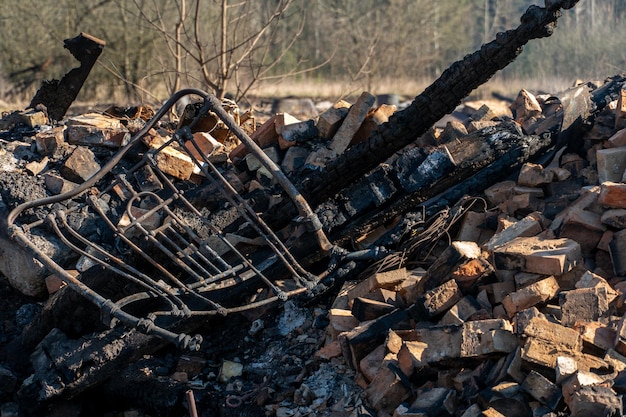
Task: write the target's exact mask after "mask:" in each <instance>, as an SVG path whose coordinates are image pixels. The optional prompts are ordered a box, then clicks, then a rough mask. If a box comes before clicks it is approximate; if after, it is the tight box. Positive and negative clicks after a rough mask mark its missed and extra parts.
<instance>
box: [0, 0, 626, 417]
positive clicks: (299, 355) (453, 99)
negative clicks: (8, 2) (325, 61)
mask: <svg viewBox="0 0 626 417" xmlns="http://www.w3.org/2000/svg"><path fill="white" fill-rule="evenodd" d="M576 3H577V1H575V0H569V1H568V0H546V1H545V5H544V7H539V6H530V7H529V8H528V10H527V11H526V12H525V13H524V14H523V16H522V17H521V23H520V25H519V27H517V28H516V29H512V30H509V31H506V32H503V33H500V34H498V35H497V37H496V39H495V40H494V41H492V42H490V43H487V44H485V45H483V46H482V47H481V49H480V50H478V51H476V52H474V53H473V54H470V55H467V56H466V57H465V58H463V59H462V60H460V61H458V62H456V63H454V64H452V65H451V66H450V67H449V68H448V69H447V70H446V71H444V72H443V74H442V75H441V76H440V77H439V79H437V80H436V81H435V82H434V83H433V84H432V85H431V86H429V87H428V88H427V89H426V90H425V91H424V92H423V93H421V94H420V95H418V96H417V97H415V98H414V100H413V101H412V102H411V103H410V104H406V105H404V106H400V105H391V104H385V103H378V105H375V102H376V100H377V98H376V97H374V96H373V95H371V94H369V93H367V92H364V93H363V94H361V95H360V96H359V97H358V98H357V99H356V101H355V102H354V103H352V104H351V103H349V102H347V101H343V100H340V101H338V102H337V103H335V104H334V105H333V106H331V107H330V108H328V109H326V110H325V111H323V112H322V113H321V114H314V115H310V114H309V115H305V116H304V117H303V116H302V115H298V117H295V116H294V115H291V114H289V113H288V112H286V111H281V112H274V114H270V115H269V116H268V117H267V118H266V120H264V121H263V122H257V120H256V118H255V115H254V113H253V112H252V111H250V110H248V111H245V112H244V111H242V110H241V109H240V108H239V106H238V105H237V103H235V102H233V101H231V100H228V99H224V100H219V99H217V98H216V97H214V96H212V95H210V94H207V93H205V92H203V91H201V90H196V89H186V90H182V91H179V92H177V93H175V94H174V95H173V96H172V97H171V98H170V99H169V100H168V101H167V102H166V103H165V104H163V105H162V106H161V107H160V108H159V109H157V110H156V111H154V110H152V108H151V107H149V106H147V105H141V106H134V107H126V108H122V107H115V106H113V107H110V108H108V109H106V110H105V111H103V112H98V113H96V112H91V113H85V114H79V115H70V116H66V113H67V112H68V109H69V107H70V105H71V103H72V101H73V100H74V99H75V98H76V96H77V94H78V91H79V90H80V88H81V86H82V84H83V83H84V81H85V79H86V77H87V76H88V74H89V71H90V70H91V68H92V67H93V65H94V64H95V62H96V60H97V58H98V56H99V54H100V52H101V51H102V49H103V47H104V45H105V43H104V41H101V40H99V39H96V38H94V37H92V36H91V35H88V34H86V33H81V34H80V35H79V36H77V37H76V38H73V39H70V40H67V41H66V42H65V47H66V48H67V49H69V50H70V52H71V53H72V55H73V56H75V57H76V58H77V59H78V60H79V62H80V64H81V65H80V67H79V68H75V69H73V70H71V71H70V72H69V73H68V74H67V75H66V76H65V77H64V78H63V79H62V80H61V81H60V82H59V81H52V82H46V83H44V85H43V86H42V88H41V89H40V90H39V92H38V93H37V94H36V96H35V97H34V98H33V100H32V102H31V104H30V106H29V108H28V109H26V110H24V111H16V112H13V113H7V114H3V117H2V119H1V120H0V146H1V148H0V150H1V151H2V152H1V153H0V162H2V163H1V164H0V166H2V167H3V169H2V170H0V196H1V197H2V198H1V199H0V213H1V214H2V216H1V220H0V221H1V224H2V227H1V228H0V271H1V272H2V274H3V275H5V276H6V280H7V282H8V283H10V285H11V286H12V287H13V288H14V289H15V290H16V291H17V292H19V293H20V294H21V295H23V296H25V297H29V298H32V299H34V300H37V301H38V303H39V304H40V305H41V308H34V307H33V308H34V311H33V313H32V315H31V316H30V317H29V318H28V319H27V320H26V319H24V320H23V323H22V324H21V327H19V328H18V327H15V328H14V329H13V330H11V331H12V332H13V335H14V336H16V337H15V338H13V340H11V341H9V340H8V337H7V338H6V340H5V339H2V343H0V358H1V359H2V362H1V363H0V386H1V387H3V390H2V391H3V392H2V393H0V405H2V413H3V416H4V415H5V413H6V415H18V413H23V414H24V415H47V413H52V412H55V413H57V414H50V415H60V414H59V413H63V410H64V408H63V407H71V406H68V404H72V405H73V406H74V407H75V408H73V410H74V412H75V415H83V414H80V413H81V412H82V413H88V414H90V415H98V414H97V412H96V411H95V410H94V407H96V408H97V407H104V406H105V403H106V402H107V399H108V398H114V399H115V400H116V401H120V402H121V403H122V402H123V403H124V404H128V408H131V406H132V407H137V408H140V409H141V410H143V412H144V413H145V414H144V415H184V414H189V415H191V416H192V417H193V416H197V415H276V416H279V415H280V416H291V415H328V416H373V415H376V416H380V417H383V416H394V417H396V416H398V417H399V416H464V417H473V416H501V415H505V416H557V415H571V416H621V415H622V413H623V400H622V394H623V393H624V392H626V388H624V387H625V386H626V384H625V382H624V381H626V373H625V372H626V371H625V370H626V330H625V319H624V317H626V316H625V315H624V314H625V313H626V308H625V305H626V304H625V302H624V301H625V300H626V298H625V296H624V293H625V292H624V290H625V289H626V286H625V285H624V277H626V185H625V183H626V89H625V88H624V83H625V82H626V77H624V76H623V75H616V76H613V77H610V78H607V79H605V80H604V81H602V82H597V81H590V82H587V83H578V84H577V85H575V86H573V87H571V88H570V89H568V90H566V91H564V92H560V93H556V94H540V95H534V94H532V93H531V92H529V91H526V90H522V91H521V92H520V93H519V95H518V96H517V98H516V99H515V100H514V101H512V102H511V103H507V104H506V105H499V106H498V105H496V104H488V103H485V104H482V105H479V106H476V107H471V106H470V103H463V101H464V100H465V99H466V97H467V96H468V95H469V94H470V93H471V92H472V91H473V90H474V89H475V88H477V87H478V86H480V85H481V84H483V83H485V82H486V81H487V80H489V79H490V78H491V77H492V76H493V75H494V74H495V73H496V72H497V71H498V70H500V69H502V68H504V67H506V66H507V65H508V64H509V63H511V62H512V61H513V60H514V59H515V58H516V57H517V56H518V55H519V54H520V53H521V52H522V47H523V46H524V45H525V44H526V43H527V42H529V41H530V40H532V39H538V38H543V37H548V36H550V35H551V34H552V33H553V31H554V30H555V28H556V23H557V20H558V18H559V17H560V16H561V13H562V10H563V9H570V8H572V7H574V6H575V5H576ZM188 96H189V97H193V98H196V99H198V100H197V101H196V102H192V103H191V104H188V105H186V106H185V109H184V112H183V114H182V115H181V116H180V117H179V118H174V117H172V112H171V110H172V109H173V108H174V107H175V106H176V105H177V103H178V102H179V101H181V100H183V99H186V98H187V97H188ZM292 113H296V111H294V112H292ZM452 114H455V117H449V118H447V119H444V117H446V116H450V115H452ZM442 120H447V121H446V122H445V124H440V123H441V121H442ZM4 167H6V168H4ZM30 305H31V306H35V305H37V303H32V304H30ZM320 305H324V306H325V307H324V308H321V307H319V306H320ZM311 306H318V307H315V308H314V311H317V313H315V316H314V317H313V316H306V312H308V311H310V310H309V308H311V309H313V308H312V307H311ZM298 314H303V315H304V316H306V317H305V318H302V320H301V321H298V320H297V319H299V318H298ZM19 315H20V317H23V316H26V315H27V309H20V313H19ZM268 317H274V318H275V322H276V326H275V327H273V328H272V327H265V326H266V325H269V323H270V322H271V320H270V319H269V318H268ZM290 320H291V322H295V323H296V324H295V325H293V328H289V326H290ZM285 327H286V328H287V329H286V330H285ZM220 332H221V333H220ZM224 338H228V340H224ZM242 340H247V341H248V343H249V345H248V346H249V348H248V350H246V352H245V354H244V352H232V351H233V350H237V348H238V347H239V346H241V344H242V343H244V342H242ZM229 347H230V349H231V352H229V353H230V354H232V356H230V357H228V358H226V357H224V356H225V352H227V351H228V348H229ZM254 355H257V356H254ZM272 355H274V356H272ZM261 357H265V361H266V362H263V361H262V360H261V359H260V358H261ZM246 361H247V363H246ZM253 362H254V366H253ZM277 364H278V366H276V365H277ZM338 369H340V371H338ZM307 372H311V373H314V375H310V376H308V377H307ZM325 372H330V374H328V373H325ZM244 375H246V376H248V378H249V379H248V380H246V379H245V378H244ZM315 375H317V379H316V377H315ZM329 375H330V376H329ZM348 377H349V378H348ZM348 379H349V381H348ZM322 380H323V381H325V382H324V384H326V385H324V388H323V389H322V388H321V387H320V386H318V384H320V383H321V382H320V381H322ZM335 383H336V384H337V385H333V384H335ZM339 384H343V385H341V387H340V385H339ZM347 387H349V388H347ZM196 401H197V402H198V404H196ZM77 404H80V405H77ZM196 405H198V407H196ZM15 407H17V408H18V410H15ZM90 407H91V408H90ZM77 410H78V411H77ZM11 413H13V414H11ZM124 415H127V414H124ZM128 415H130V414H128ZM134 415H137V414H134Z"/></svg>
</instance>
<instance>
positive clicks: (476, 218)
mask: <svg viewBox="0 0 626 417" xmlns="http://www.w3.org/2000/svg"><path fill="white" fill-rule="evenodd" d="M486 224H487V213H478V212H476V211H471V210H470V211H468V212H467V213H465V215H464V216H463V220H462V222H461V227H460V228H459V233H458V234H457V236H456V240H459V241H466V242H476V243H478V245H482V244H484V242H486V241H487V240H488V239H489V238H490V237H491V236H492V235H493V231H492V230H489V229H488V228H487V226H486Z"/></svg>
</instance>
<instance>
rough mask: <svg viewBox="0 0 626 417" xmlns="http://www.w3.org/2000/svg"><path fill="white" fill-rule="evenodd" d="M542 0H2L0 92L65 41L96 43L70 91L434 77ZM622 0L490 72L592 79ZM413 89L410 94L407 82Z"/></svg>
mask: <svg viewBox="0 0 626 417" xmlns="http://www.w3.org/2000/svg"><path fill="white" fill-rule="evenodd" d="M531 4H538V5H543V1H542V0H536V1H532V0H441V1H432V0H80V1H78V0H55V1H54V2H50V1H46V0H3V7H2V8H0V31H1V33H2V34H3V35H2V36H1V37H0V99H1V98H3V97H5V98H11V97H12V96H13V97H22V98H23V97H30V96H31V95H32V94H33V93H34V91H35V90H36V89H37V88H38V87H39V85H40V84H41V81H42V80H44V79H52V78H56V79H59V78H60V77H62V76H63V74H64V73H65V72H67V71H68V70H69V69H71V68H73V67H75V66H77V65H78V63H77V61H75V60H74V59H73V58H72V57H71V55H70V54H69V52H68V51H66V50H64V49H63V48H62V41H63V40H64V39H68V38H72V37H74V36H76V35H78V34H79V33H80V32H87V33H89V34H91V35H93V36H96V37H98V38H101V39H103V40H105V41H106V43H107V46H106V48H105V50H104V52H103V54H102V55H101V57H100V60H99V65H98V66H97V67H96V68H94V70H93V72H92V74H91V76H90V78H89V79H88V81H87V84H86V85H85V87H84V89H83V91H82V92H81V98H82V99H84V100H95V99H102V98H103V97H113V95H115V97H124V98H126V99H128V100H130V101H136V100H137V99H139V98H142V99H162V98H163V97H166V96H167V95H169V93H171V92H172V91H173V90H175V89H178V88H181V87H188V86H190V87H198V88H201V89H204V90H209V91H211V92H214V93H216V94H218V95H221V96H223V95H225V94H227V93H230V94H232V95H233V96H235V97H236V98H241V97H243V96H245V95H248V94H253V93H254V88H255V86H257V85H259V84H260V83H263V82H267V81H268V80H281V79H285V77H287V78H289V79H295V80H306V81H308V82H311V81H313V82H319V83H324V82H330V81H339V82H350V83H357V84H358V85H360V86H362V88H363V89H370V88H372V86H375V85H376V84H377V83H379V82H381V80H386V79H400V80H403V79H406V80H409V79H411V80H416V79H419V80H431V81H432V80H434V79H435V78H436V77H437V76H438V75H439V74H440V73H441V72H442V71H443V70H444V69H445V68H446V67H447V66H448V65H450V64H451V63H452V62H454V61H456V60H458V59H461V58H462V57H463V56H464V55H465V54H468V53H471V52H473V51H474V50H476V49H477V48H479V47H480V45H481V44H483V43H485V42H488V41H490V40H492V39H493V38H494V37H495V35H496V33H497V32H500V31H503V30H507V29H512V28H515V27H516V26H517V25H518V24H519V18H520V16H521V15H522V14H523V12H524V11H525V10H526V9H527V8H528V7H529V6H530V5H531ZM625 17H626V0H581V1H580V2H579V4H578V5H577V6H576V7H574V8H573V9H571V10H567V11H565V12H564V16H563V17H562V19H561V20H560V21H559V25H558V29H557V31H556V32H555V34H554V35H553V36H552V37H551V38H548V39H543V40H540V41H536V42H532V43H531V44H529V45H527V46H526V48H525V52H524V53H523V54H522V56H521V57H520V58H518V60H516V62H515V63H513V64H512V65H511V66H510V67H509V68H507V69H506V70H505V71H503V73H502V74H501V75H500V77H502V78H504V79H514V78H515V79H537V78H546V79H551V78H555V79H556V78H565V79H570V80H574V79H583V80H587V79H596V78H604V77H606V76H610V75H613V74H615V73H619V72H623V71H624V70H625V69H626V48H624V45H623V39H626V37H625V35H626V26H625V25H623V24H622V22H624V21H625V19H624V18H625ZM416 93H418V92H416Z"/></svg>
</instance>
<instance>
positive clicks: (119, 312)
mask: <svg viewBox="0 0 626 417" xmlns="http://www.w3.org/2000/svg"><path fill="white" fill-rule="evenodd" d="M187 95H197V96H200V97H202V98H203V100H204V103H203V106H202V109H201V111H200V113H199V114H198V116H196V118H195V119H194V121H193V122H192V124H191V125H190V126H187V127H183V128H180V129H178V130H177V131H176V132H175V133H174V134H173V135H172V137H171V139H169V140H168V141H167V142H165V143H163V144H162V145H161V146H159V148H158V149H151V150H150V151H148V152H146V153H145V154H144V155H143V157H142V158H141V160H140V161H139V162H138V163H136V164H135V165H134V166H132V167H125V164H124V163H122V161H126V159H124V158H125V156H127V155H128V154H129V151H130V150H131V149H133V146H134V145H135V144H136V143H137V142H138V141H139V140H141V138H142V137H144V136H145V135H146V134H147V133H148V132H149V130H150V129H151V128H153V127H154V126H155V125H156V123H157V122H158V121H159V120H160V119H161V118H163V116H164V115H165V114H166V113H167V112H168V111H169V110H170V109H171V108H172V106H173V105H175V103H176V102H177V101H178V100H179V99H180V98H182V97H184V96H187ZM208 112H211V113H213V114H215V115H216V116H217V117H218V118H219V119H221V120H222V122H223V123H224V124H225V125H226V126H227V127H228V129H229V130H230V132H232V134H234V135H235V136H236V137H237V138H239V139H240V140H241V142H243V143H244V144H245V145H246V146H247V147H248V149H249V151H250V152H251V153H253V154H254V155H255V156H256V157H257V158H258V159H259V161H260V162H261V164H262V165H263V166H264V167H265V168H266V169H267V170H268V171H269V172H270V173H271V174H272V176H273V178H274V180H275V181H276V182H277V183H278V184H280V186H281V187H282V189H283V191H284V193H285V194H286V195H287V196H289V198H291V200H292V201H293V202H294V204H295V206H296V207H297V209H298V211H299V215H300V216H299V218H300V220H301V221H303V222H304V223H305V224H306V225H307V226H308V230H309V231H310V232H312V234H313V236H315V239H316V240H317V244H318V246H319V249H320V250H321V251H325V252H330V251H331V249H332V245H331V244H330V243H329V242H328V240H327V238H326V236H325V235H324V232H323V231H322V229H321V224H320V222H319V220H318V219H317V217H316V216H315V215H314V213H313V211H312V210H311V209H310V207H309V206H308V204H307V202H306V201H305V200H304V198H303V197H302V196H301V195H300V194H299V192H298V191H297V189H296V188H295V187H294V186H293V185H292V184H291V183H290V182H289V180H288V179H287V178H286V176H285V175H284V174H283V173H282V172H281V171H280V169H279V168H278V167H277V166H276V164H275V163H273V162H272V161H271V160H270V159H269V158H268V157H267V156H266V155H265V153H263V151H262V150H261V149H260V148H259V147H258V146H257V145H256V144H255V143H254V142H253V141H252V140H251V139H250V138H249V137H248V136H247V135H246V133H245V132H244V131H243V130H242V129H241V128H240V126H239V125H238V124H237V123H236V122H235V121H234V120H233V119H232V117H231V116H230V115H229V114H228V113H227V112H226V111H224V109H223V108H222V103H221V101H219V100H218V99H217V98H216V97H214V96H211V95H208V94H206V93H204V92H202V91H199V90H192V89H188V90H182V91H180V92H178V93H176V94H174V95H173V96H172V97H171V98H170V99H169V100H168V101H167V102H166V103H165V104H164V105H163V107H162V108H161V109H159V111H158V112H157V113H156V114H155V116H154V117H153V118H152V119H151V120H150V121H149V122H147V123H146V125H145V126H144V128H143V129H142V130H141V131H139V132H138V133H137V134H136V135H135V136H134V137H133V138H131V140H130V143H128V144H127V145H125V146H124V147H123V148H121V149H120V150H119V152H117V153H116V154H115V155H114V157H112V158H111V160H110V161H108V162H107V164H106V165H105V166H104V167H103V168H102V169H101V170H100V171H99V172H98V173H97V174H96V175H94V176H93V177H92V178H91V179H89V180H88V181H87V182H85V183H83V184H81V185H80V186H78V187H77V188H75V189H74V190H72V191H71V192H68V193H65V194H61V195H58V196H54V197H48V198H45V199H42V200H37V201H32V202H27V203H24V204H22V205H20V206H18V207H17V208H15V209H14V210H13V211H12V212H11V213H10V214H9V217H8V225H9V230H10V233H11V236H12V237H13V239H15V240H16V241H18V242H19V243H20V244H22V245H23V246H24V247H26V248H28V249H29V250H30V251H31V252H32V253H33V255H34V256H35V257H36V258H38V259H39V260H40V261H41V262H43V263H44V265H45V266H46V267H47V268H48V269H49V270H50V271H52V272H54V273H56V274H58V275H59V276H60V277H61V278H62V279H63V280H64V281H65V282H66V283H67V284H68V285H69V286H70V287H71V288H72V289H74V290H76V291H78V292H79V293H81V294H82V295H83V296H85V297H87V298H88V299H89V300H91V301H92V302H93V303H95V304H96V305H97V306H98V307H99V308H100V309H101V311H102V316H103V320H104V321H105V322H106V323H108V324H109V325H111V326H113V325H115V324H116V322H117V321H121V322H123V323H125V324H126V325H130V326H133V327H136V328H138V329H139V330H141V331H143V332H145V333H148V334H155V335H158V336H160V337H162V338H164V339H166V340H168V341H171V342H173V343H175V344H177V345H178V346H179V347H181V348H187V349H198V348H199V346H200V343H201V341H202V339H201V337H200V336H198V335H195V336H190V335H186V334H184V333H177V332H175V331H171V323H173V322H176V321H177V320H179V319H180V318H183V319H184V318H189V317H193V316H206V315H215V314H222V315H226V314H229V313H233V312H239V311H244V310H248V309H253V308H257V307H259V306H261V305H264V304H268V303H273V302H276V301H279V300H286V299H288V298H289V297H292V296H294V295H296V294H300V293H303V292H306V291H308V290H310V289H311V288H313V286H314V285H315V284H316V283H317V281H318V277H317V276H316V275H314V274H312V273H310V272H308V271H307V270H305V269H304V268H303V267H302V266H301V265H300V264H299V262H298V261H297V260H296V259H295V257H294V256H293V255H292V254H291V253H290V251H289V250H288V248H287V246H286V244H285V243H284V242H283V240H281V238H279V236H278V235H279V233H277V232H275V231H273V230H272V229H271V228H270V227H269V226H268V225H267V224H266V223H265V222H264V221H263V219H262V218H261V217H260V216H259V215H258V214H257V213H255V211H254V209H253V207H251V205H250V204H249V203H248V202H247V201H246V199H244V198H243V197H242V196H241V195H240V194H239V193H237V191H236V190H235V187H233V185H232V184H231V183H230V182H229V181H228V180H227V179H226V177H225V176H224V175H223V173H222V172H221V171H220V169H218V167H216V166H215V165H214V164H213V163H212V162H211V161H210V160H209V159H208V158H207V157H206V156H203V155H204V154H203V153H202V152H201V149H200V146H199V144H198V143H197V142H196V141H195V139H194V137H193V135H192V134H191V128H192V127H193V125H194V123H196V122H197V120H198V119H199V118H200V117H201V116H202V115H206V114H207V113H208ZM184 144H187V147H185V146H183V145H184ZM189 144H191V145H192V146H193V148H195V150H197V151H198V152H193V151H190V150H189V148H188V147H189ZM177 145H178V146H177ZM172 146H176V148H177V150H178V151H179V152H183V153H185V154H186V155H187V156H188V157H189V158H190V159H191V160H192V161H193V164H194V165H195V167H196V171H197V172H200V173H201V175H202V176H203V177H204V178H206V180H207V181H208V183H209V184H210V186H211V187H212V188H211V189H212V190H215V192H216V193H218V194H219V199H220V200H221V201H223V202H224V204H227V205H229V206H230V207H233V208H235V209H236V211H237V213H238V215H239V216H240V217H241V218H242V219H244V220H245V222H246V225H247V226H248V228H249V230H251V231H252V233H253V238H251V239H252V240H255V241H256V242H260V243H261V246H257V247H254V250H246V249H245V248H246V247H245V246H244V249H242V248H241V247H238V245H235V244H233V243H232V242H231V241H230V240H229V239H228V238H227V236H226V235H225V234H224V232H223V231H222V230H220V229H219V228H218V227H217V226H215V225H214V224H213V223H212V222H211V220H210V219H209V218H208V217H207V216H206V212H205V211H201V210H199V209H198V208H196V207H195V206H194V204H192V203H191V202H190V199H189V198H188V196H187V195H186V192H185V190H183V189H181V187H180V182H178V181H175V180H173V179H172V178H171V177H170V176H169V175H168V174H167V173H165V172H163V171H162V169H160V168H159V164H158V163H157V161H158V159H159V158H160V157H162V156H163V155H164V153H165V152H166V149H168V148H170V149H171V147H172ZM198 155H200V158H198ZM146 171H147V172H150V173H153V174H154V177H153V183H156V184H160V186H157V187H153V188H154V189H151V188H149V187H146V185H145V184H144V183H142V176H141V175H140V174H141V173H145V172H146ZM103 201H107V204H103V203H102V202H103ZM58 203H61V204H58ZM59 207H63V208H59ZM30 209H36V210H44V211H45V212H46V213H47V214H46V216H45V221H35V222H31V223H26V222H27V219H28V216H27V215H26V213H27V212H30ZM75 215H80V216H83V217H84V218H88V219H90V221H95V222H98V225H99V227H103V228H106V229H107V230H108V231H109V235H111V236H112V239H111V240H110V241H105V240H103V241H99V242H97V241H95V239H89V238H87V237H85V236H84V235H83V233H82V232H81V230H80V228H79V227H77V226H76V225H75V224H74V223H76V222H72V221H70V220H68V219H69V218H70V217H71V216H75ZM190 218H193V219H195V220H196V221H194V222H193V223H194V224H191V222H190V221H189V219H190ZM36 228H42V229H47V230H53V231H54V233H55V234H56V236H58V238H59V239H60V240H61V241H62V242H63V244H64V245H66V246H67V248H69V249H71V250H72V251H73V252H74V253H75V254H76V256H77V257H78V256H80V257H82V259H83V260H86V261H87V262H91V263H93V264H94V265H96V266H99V267H101V268H103V269H105V270H106V271H107V273H110V274H112V276H113V277H114V279H116V280H119V279H122V280H125V282H127V285H126V287H125V289H126V291H127V292H128V291H130V294H124V295H123V296H119V297H117V296H115V297H110V296H109V297H105V296H103V295H101V294H100V291H99V289H98V288H91V287H90V286H89V285H87V284H86V283H84V282H82V281H81V277H80V276H78V277H75V276H74V275H73V274H71V273H70V272H68V271H67V270H66V268H64V266H63V265H59V264H58V263H57V262H55V260H53V259H52V258H50V257H49V256H47V255H46V254H45V253H43V251H42V250H41V249H39V247H38V246H37V245H36V244H35V243H34V242H33V239H32V236H33V235H32V232H33V231H34V230H35V229H36ZM283 239H284V237H283ZM244 287H245V288H246V292H247V293H248V294H264V295H263V296H262V297H259V299H258V300H251V299H250V298H249V297H242V296H241V294H238V293H239V292H240V291H236V289H238V288H244ZM129 289H130V290H129Z"/></svg>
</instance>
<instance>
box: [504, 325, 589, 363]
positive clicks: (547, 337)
mask: <svg viewBox="0 0 626 417" xmlns="http://www.w3.org/2000/svg"><path fill="white" fill-rule="evenodd" d="M515 330H516V332H517V333H518V334H523V335H525V336H527V337H529V338H532V339H536V340H543V341H546V342H549V343H552V344H556V345H559V346H561V350H564V351H568V350H569V351H572V352H574V353H575V352H579V351H580V350H581V349H582V339H581V336H580V334H579V333H578V332H577V331H576V330H573V329H570V328H568V327H565V326H563V325H561V324H558V323H553V322H551V321H548V320H546V319H544V318H541V317H532V318H531V319H530V320H528V321H525V320H517V321H516V328H515ZM566 356H567V355H566ZM553 360H556V357H555V358H552V359H551V360H550V362H552V361H553Z"/></svg>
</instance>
